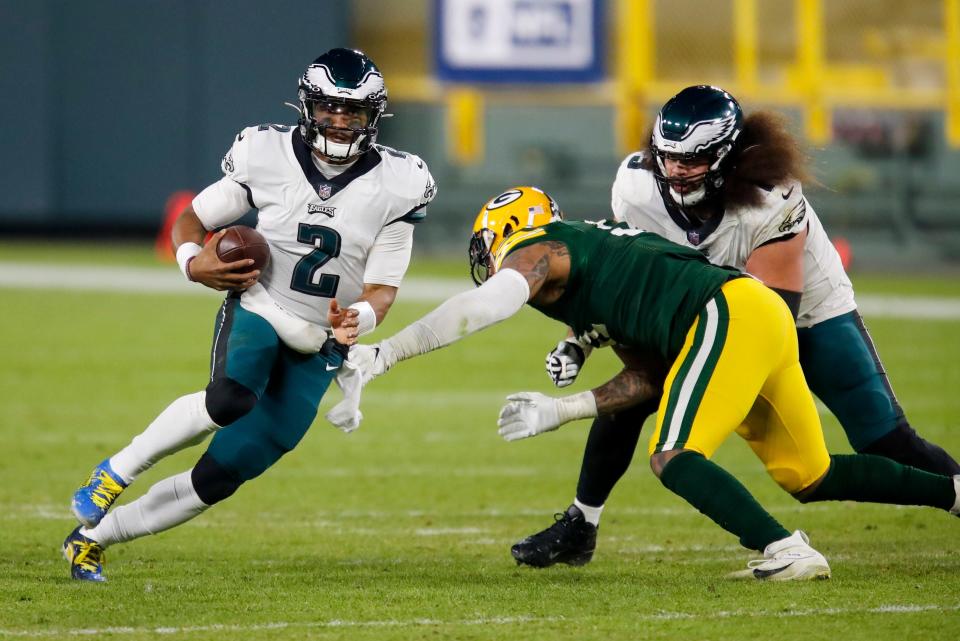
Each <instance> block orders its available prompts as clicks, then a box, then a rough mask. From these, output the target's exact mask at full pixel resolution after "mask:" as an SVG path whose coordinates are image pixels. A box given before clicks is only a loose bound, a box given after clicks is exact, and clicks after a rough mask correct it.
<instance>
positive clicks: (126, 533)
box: [80, 470, 210, 547]
mask: <svg viewBox="0 0 960 641" xmlns="http://www.w3.org/2000/svg"><path fill="white" fill-rule="evenodd" d="M191 472H192V470H187V471H186V472H183V473H181V474H177V475H176V476H171V477H170V478H166V479H163V480H162V481H160V482H159V483H157V484H155V485H154V486H153V487H151V488H150V490H149V491H148V492H147V493H146V494H144V495H143V496H141V497H140V498H139V499H137V500H136V501H134V502H133V503H127V504H126V505H121V506H120V507H118V508H114V510H113V511H112V512H110V513H109V514H107V515H106V516H105V517H103V520H102V521H100V523H99V524H98V525H97V527H94V528H80V534H82V535H84V536H85V537H87V538H90V539H93V540H94V541H96V542H97V543H99V544H100V545H102V546H104V547H107V546H108V545H112V544H113V543H123V542H124V541H131V540H133V539H137V538H140V537H141V536H146V535H147V534H157V533H158V532H163V531H164V530H169V529H170V528H172V527H174V526H176V525H180V524H181V523H186V522H187V521H189V520H190V519H192V518H193V517H195V516H197V515H198V514H200V513H201V512H203V511H204V510H206V509H207V508H208V507H210V506H209V505H207V504H206V503H204V502H203V501H201V500H200V497H199V496H197V492H196V491H195V490H194V489H193V482H192V481H191V480H190V474H191Z"/></svg>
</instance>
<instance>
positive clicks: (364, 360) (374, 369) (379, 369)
mask: <svg viewBox="0 0 960 641" xmlns="http://www.w3.org/2000/svg"><path fill="white" fill-rule="evenodd" d="M349 362H350V363H353V365H354V366H355V367H356V368H357V369H359V370H360V375H361V377H362V378H361V386H363V385H366V384H367V383H369V382H370V381H372V380H373V379H375V378H376V377H378V376H380V375H381V374H386V373H387V371H388V370H389V369H390V367H392V366H393V363H394V358H393V348H392V347H390V343H389V342H387V341H381V342H379V343H374V344H373V345H354V346H353V347H351V348H350V358H349Z"/></svg>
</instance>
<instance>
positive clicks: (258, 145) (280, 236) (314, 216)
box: [193, 125, 436, 327]
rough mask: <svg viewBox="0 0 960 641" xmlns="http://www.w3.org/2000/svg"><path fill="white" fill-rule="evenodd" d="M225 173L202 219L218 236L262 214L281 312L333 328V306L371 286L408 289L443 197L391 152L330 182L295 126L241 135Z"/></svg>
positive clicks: (201, 203) (378, 149)
mask: <svg viewBox="0 0 960 641" xmlns="http://www.w3.org/2000/svg"><path fill="white" fill-rule="evenodd" d="M331 167H332V166H331ZM222 169H223V173H224V177H223V178H222V179H221V180H219V181H218V182H216V183H214V184H212V185H210V186H209V187H207V188H206V189H204V190H203V191H202V192H200V194H198V195H197V197H196V198H195V199H194V201H193V208H194V211H196V213H197V216H198V217H199V218H200V221H201V222H202V223H203V225H204V227H206V228H207V229H215V228H217V227H222V226H224V225H228V224H230V223H232V222H234V221H235V220H237V219H238V218H240V217H241V216H243V214H245V213H246V212H247V211H249V210H250V209H251V208H255V209H257V210H258V211H259V216H258V223H257V230H258V231H259V232H260V233H261V234H262V235H263V236H264V238H266V240H267V242H268V243H269V245H270V250H271V256H270V264H269V265H268V266H267V268H266V269H265V270H264V271H263V273H262V274H261V275H260V283H261V284H262V285H263V286H264V287H265V288H266V290H267V292H268V293H269V294H270V296H271V297H272V298H273V300H274V301H275V302H277V303H278V304H279V305H280V306H281V307H283V308H284V309H286V310H287V311H289V312H291V313H293V314H295V315H296V316H298V317H300V318H302V319H304V320H307V321H309V322H311V323H315V324H318V325H321V326H323V327H327V319H326V314H327V307H328V305H329V302H330V299H331V298H334V297H336V298H337V301H338V302H339V303H340V305H341V306H343V307H346V306H348V305H351V304H352V303H354V302H356V301H357V299H358V298H359V297H360V294H361V292H362V291H363V285H364V283H367V284H377V285H389V286H393V287H397V286H399V285H400V281H401V280H402V279H403V275H404V273H405V272H406V269H407V266H408V265H409V263H410V252H411V249H412V246H413V225H412V223H417V222H419V221H421V220H423V218H424V217H425V216H426V206H427V204H428V203H429V202H430V201H431V200H432V199H433V197H434V195H435V194H436V185H435V183H434V181H433V177H432V176H431V175H430V171H429V170H428V169H427V166H426V163H424V162H423V160H421V159H420V158H418V157H417V156H415V155H413V154H408V153H405V152H401V151H396V150H394V149H391V148H389V147H384V146H382V145H374V146H373V147H371V148H370V150H368V151H367V152H365V153H364V154H363V155H361V156H360V157H359V158H358V159H357V160H356V161H355V162H354V163H353V164H352V165H350V166H349V168H347V169H346V170H345V171H342V173H339V174H337V175H336V176H331V177H330V178H327V177H325V176H324V174H323V173H321V172H320V170H319V169H318V167H317V162H315V160H314V157H313V154H312V152H311V150H310V147H309V146H307V144H306V143H305V142H304V141H303V138H302V136H301V135H300V132H299V130H298V128H296V127H289V126H286V125H260V126H258V127H247V128H246V129H244V130H243V131H241V132H240V133H239V134H238V135H237V137H236V140H235V141H234V143H233V146H232V147H231V148H230V150H229V151H228V152H227V155H226V156H225V157H224V158H223V163H222Z"/></svg>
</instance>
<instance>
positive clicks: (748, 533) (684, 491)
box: [660, 452, 790, 551]
mask: <svg viewBox="0 0 960 641" xmlns="http://www.w3.org/2000/svg"><path fill="white" fill-rule="evenodd" d="M660 481H661V482H662V483H663V484H664V485H665V486H666V487H667V489H669V490H670V491H671V492H673V493H674V494H677V495H679V496H681V497H683V498H684V499H685V500H686V501H687V503H689V504H690V505H692V506H693V507H695V508H697V509H698V510H700V512H701V513H703V514H706V515H707V516H709V517H710V518H711V519H713V521H714V522H715V523H716V524H717V525H719V526H720V527H722V528H723V529H724V530H726V531H727V532H730V533H731V534H733V535H735V536H737V537H739V539H740V545H742V546H743V547H745V548H750V549H751V550H760V551H763V549H764V548H765V547H767V545H769V544H770V543H773V542H774V541H779V540H780V539H784V538H786V537H788V536H790V532H788V531H787V530H786V528H784V527H783V526H782V525H780V523H779V522H778V521H777V520H776V519H775V518H773V516H771V515H770V514H769V513H768V512H767V511H766V510H764V509H763V507H761V506H760V504H759V503H757V500H756V499H755V498H753V495H751V494H750V492H749V491H747V488H745V487H743V485H742V484H741V483H740V481H738V480H737V479H735V478H734V477H733V476H732V475H731V474H730V473H729V472H727V471H726V470H724V469H723V468H722V467H720V466H719V465H717V464H716V463H713V462H712V461H708V460H707V459H706V458H704V456H703V455H702V454H699V453H697V452H684V453H683V454H678V455H677V456H675V457H673V458H672V459H670V460H669V461H668V462H667V464H666V465H664V466H663V472H662V473H661V474H660Z"/></svg>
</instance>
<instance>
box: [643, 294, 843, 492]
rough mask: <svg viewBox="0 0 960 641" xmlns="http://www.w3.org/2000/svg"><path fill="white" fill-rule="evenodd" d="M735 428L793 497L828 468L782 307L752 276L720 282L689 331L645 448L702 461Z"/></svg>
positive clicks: (793, 332) (786, 311) (794, 337)
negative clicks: (697, 455)
mask: <svg viewBox="0 0 960 641" xmlns="http://www.w3.org/2000/svg"><path fill="white" fill-rule="evenodd" d="M734 431H736V432H737V434H739V435H740V436H741V437H743V438H744V439H746V441H747V442H748V443H749V444H750V447H751V448H752V449H753V451H754V453H755V454H756V455H757V456H758V457H759V458H760V460H761V461H763V463H764V465H765V466H766V468H767V472H768V473H769V474H770V476H772V477H773V479H774V480H775V481H776V482H777V483H778V484H779V485H780V487H782V488H783V489H785V490H786V491H788V492H790V493H791V494H793V493H796V492H799V491H800V490H803V489H805V488H806V487H808V486H809V485H810V484H811V483H813V482H814V481H815V480H817V479H818V478H820V477H821V476H822V475H823V474H824V473H825V472H826V471H827V468H828V467H829V466H830V456H829V454H828V453H827V448H826V444H825V443H824V440H823V429H822V427H821V425H820V417H819V416H818V414H817V408H816V405H815V404H814V401H813V397H812V396H811V395H810V390H809V389H808V388H807V383H806V380H805V379H804V377H803V371H802V370H801V369H800V361H799V354H798V350H797V333H796V329H795V328H794V324H793V318H792V317H791V315H790V310H789V309H788V308H787V306H786V305H785V304H784V302H783V300H782V299H781V298H780V297H779V296H778V295H777V294H776V293H775V292H773V291H772V290H770V289H767V288H766V287H764V286H763V285H762V284H761V283H760V282H759V281H757V280H754V279H752V278H738V279H735V280H732V281H730V282H728V283H726V284H725V285H724V286H723V287H722V288H721V290H720V292H719V293H718V294H717V296H715V297H714V298H713V299H712V300H711V301H710V302H709V303H707V305H706V307H705V308H704V310H703V311H702V312H701V313H700V316H699V317H698V318H697V320H696V321H695V322H694V323H693V326H692V327H691V328H690V330H689V331H688V332H687V337H686V340H685V342H684V345H683V349H681V351H680V354H679V355H678V356H677V358H676V360H675V361H674V362H673V364H672V365H671V367H670V372H669V374H668V375H667V380H666V382H665V384H664V391H663V397H662V398H661V400H660V408H659V410H658V412H657V427H656V431H655V432H654V434H653V436H652V437H651V439H650V447H649V452H650V454H651V455H652V454H654V453H656V452H662V451H668V450H678V449H685V450H693V451H695V452H699V453H701V454H703V455H704V456H705V457H707V458H710V457H711V456H712V455H713V453H714V452H715V451H716V450H717V448H718V447H719V446H720V444H721V443H722V442H723V441H724V440H725V439H726V438H727V437H728V436H729V435H730V434H731V433H732V432H734Z"/></svg>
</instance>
